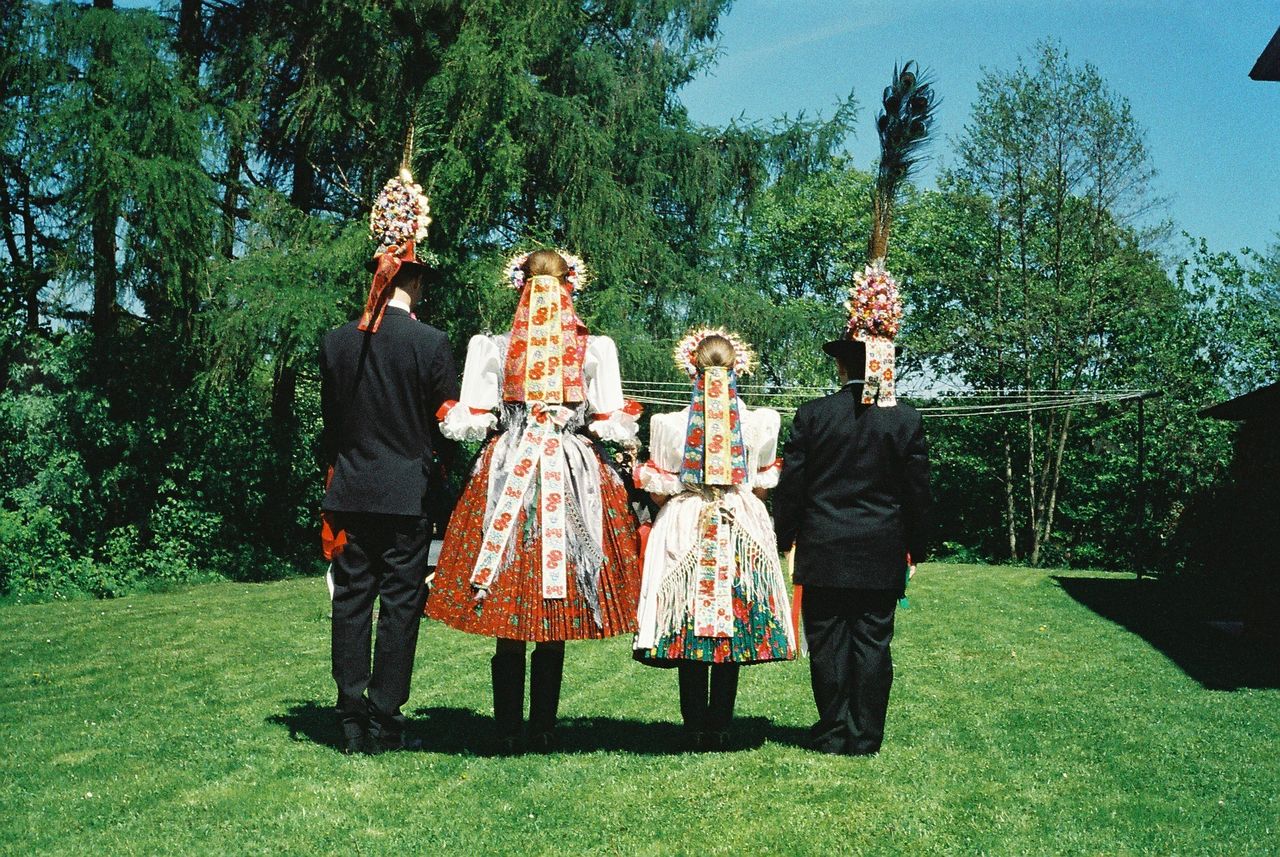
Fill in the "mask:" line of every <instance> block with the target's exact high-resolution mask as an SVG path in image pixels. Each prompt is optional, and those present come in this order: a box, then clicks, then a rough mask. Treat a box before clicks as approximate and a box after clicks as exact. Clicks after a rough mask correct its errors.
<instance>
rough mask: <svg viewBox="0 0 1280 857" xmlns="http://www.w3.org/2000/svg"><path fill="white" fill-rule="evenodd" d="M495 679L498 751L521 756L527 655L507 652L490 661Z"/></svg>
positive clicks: (495, 718) (494, 709)
mask: <svg viewBox="0 0 1280 857" xmlns="http://www.w3.org/2000/svg"><path fill="white" fill-rule="evenodd" d="M489 670H490V673H491V674H492V676H493V722H494V725H495V726H496V727H497V732H498V749H499V752H502V753H504V754H506V755H511V754H512V753H518V752H520V732H521V730H522V728H523V727H524V654H523V653H517V652H506V653H503V654H498V655H494V656H493V658H492V659H491V660H490V661H489Z"/></svg>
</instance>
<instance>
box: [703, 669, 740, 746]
mask: <svg viewBox="0 0 1280 857" xmlns="http://www.w3.org/2000/svg"><path fill="white" fill-rule="evenodd" d="M739 670H740V667H739V665H738V664H716V665H714V666H713V667H711V702H710V705H709V706H708V707H707V735H708V738H709V744H710V745H711V746H710V749H713V750H723V749H724V748H725V745H726V744H727V743H728V741H729V723H730V722H731V721H732V720H733V704H734V702H735V701H736V700H737V698H738V672H739Z"/></svg>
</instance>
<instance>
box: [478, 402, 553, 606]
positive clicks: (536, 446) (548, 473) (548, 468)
mask: <svg viewBox="0 0 1280 857" xmlns="http://www.w3.org/2000/svg"><path fill="white" fill-rule="evenodd" d="M571 415H572V411H570V410H569V409H568V408H562V407H556V408H544V407H543V406H542V405H541V404H535V405H534V406H533V407H532V408H531V409H530V412H529V421H528V425H527V426H526V428H525V431H524V435H523V436H522V437H521V439H520V445H519V447H518V448H517V449H516V454H515V462H516V463H515V466H513V467H512V468H511V470H510V471H509V472H508V473H507V476H506V479H505V480H503V482H502V483H501V485H499V486H498V492H499V493H498V502H497V503H496V505H495V506H494V509H493V518H492V519H491V520H490V521H489V526H488V527H487V528H486V529H485V534H484V540H483V541H482V542H481V547H480V553H479V554H478V555H477V556H476V564H475V569H474V571H472V573H471V585H472V586H474V587H475V588H476V589H479V590H483V591H488V590H489V589H490V587H492V585H493V581H494V579H495V578H497V576H498V567H499V565H500V564H501V563H502V555H503V553H505V551H506V548H507V543H508V542H509V541H511V534H512V532H513V531H514V530H515V528H516V522H517V521H518V520H519V518H520V510H521V509H523V508H524V507H525V503H526V498H527V497H528V494H529V491H530V489H531V488H532V486H533V483H534V479H535V478H537V479H538V501H539V502H538V513H539V519H540V524H541V528H542V597H543V598H564V597H566V594H567V591H568V590H567V586H568V561H567V555H566V550H565V508H564V507H565V493H564V492H565V460H564V446H563V443H564V438H563V436H562V435H561V433H560V429H561V428H562V427H563V426H564V424H565V422H566V421H568V419H569V417H570V416H571Z"/></svg>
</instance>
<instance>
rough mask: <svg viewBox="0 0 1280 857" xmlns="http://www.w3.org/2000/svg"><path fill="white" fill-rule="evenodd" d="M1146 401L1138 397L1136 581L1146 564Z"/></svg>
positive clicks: (1140, 576) (1140, 577)
mask: <svg viewBox="0 0 1280 857" xmlns="http://www.w3.org/2000/svg"><path fill="white" fill-rule="evenodd" d="M1146 414H1147V409H1146V399H1145V398H1144V397H1143V396H1138V532H1137V534H1136V538H1135V540H1134V541H1135V544H1137V546H1138V555H1137V557H1136V558H1135V560H1136V561H1135V562H1134V571H1136V572H1137V573H1138V579H1139V580H1141V579H1142V567H1143V563H1144V562H1146V558H1147V557H1146V543H1147V478H1146V474H1147V420H1146Z"/></svg>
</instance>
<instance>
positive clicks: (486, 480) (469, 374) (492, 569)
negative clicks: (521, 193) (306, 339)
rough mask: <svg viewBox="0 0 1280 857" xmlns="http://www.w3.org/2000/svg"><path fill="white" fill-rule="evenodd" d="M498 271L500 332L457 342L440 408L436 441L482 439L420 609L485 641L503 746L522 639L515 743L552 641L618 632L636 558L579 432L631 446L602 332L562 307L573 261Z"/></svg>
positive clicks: (630, 520)
mask: <svg viewBox="0 0 1280 857" xmlns="http://www.w3.org/2000/svg"><path fill="white" fill-rule="evenodd" d="M509 271H510V274H511V280H512V283H513V285H514V286H515V287H516V288H518V289H520V292H521V294H520V302H519V305H518V306H517V308H516V313H515V318H514V319H513V323H512V327H511V331H510V332H509V333H506V334H502V335H500V336H484V335H481V336H475V337H473V338H472V339H471V342H470V343H469V344H468V346H467V360H466V364H465V367H464V369H463V378H462V392H461V395H460V398H459V400H458V402H456V403H446V405H445V406H444V407H443V408H442V409H441V416H442V421H441V424H440V428H441V431H442V432H443V433H444V434H445V436H446V437H450V438H452V439H454V440H481V439H484V438H485V437H486V436H488V435H489V434H490V433H491V432H492V431H494V430H495V429H496V430H497V434H496V435H494V436H493V437H491V438H490V439H489V442H488V444H487V445H486V446H485V448H484V451H483V452H482V454H481V455H480V458H479V459H478V461H477V463H476V466H475V470H474V471H473V473H472V474H471V477H470V480H469V481H468V483H467V486H466V489H465V490H464V491H463V494H462V497H461V498H460V499H459V501H458V506H457V508H456V509H455V510H454V512H453V516H452V517H451V518H450V520H449V527H448V530H447V532H446V533H445V538H444V546H443V548H442V550H441V554H440V562H439V565H438V567H437V570H436V576H435V581H434V584H433V586H432V591H431V597H430V599H429V600H428V602H427V615H428V616H430V617H431V618H433V619H439V620H440V621H442V622H444V623H445V624H447V625H449V626H451V627H453V628H457V629H458V630H461V631H466V632H468V633H472V634H482V635H484V636H487V637H495V638H497V650H496V652H495V653H494V656H493V659H492V661H491V671H492V679H493V713H494V720H495V722H496V725H497V728H498V734H499V738H500V740H501V743H502V747H503V749H504V750H505V751H507V752H515V751H517V750H518V749H519V748H520V746H521V740H520V739H521V732H522V727H523V725H524V680H525V649H526V644H527V643H529V642H534V643H536V646H535V648H534V651H533V655H532V656H531V658H530V660H529V696H530V702H529V727H528V743H529V745H530V746H532V747H534V748H535V749H546V748H548V747H550V746H552V745H553V744H554V740H555V739H554V732H553V730H554V727H555V722H556V710H557V708H558V707H559V702H560V682H561V676H562V674H563V670H564V642H565V641H566V640H584V639H601V638H604V637H611V636H615V635H618V634H625V633H630V632H632V631H634V629H635V616H636V603H637V599H638V597H639V584H640V568H639V564H640V559H639V550H638V545H637V540H636V527H635V520H634V517H633V515H632V512H631V509H630V507H629V505H628V503H627V490H626V487H625V486H624V485H623V483H622V481H621V480H620V479H619V478H618V476H617V474H616V473H615V472H614V471H613V469H612V468H611V467H610V466H609V465H608V464H607V463H605V461H604V459H603V458H602V457H601V454H600V449H599V446H598V444H596V443H594V442H593V441H592V440H591V439H590V437H589V435H588V432H589V433H590V434H591V435H594V436H595V437H597V438H600V439H603V440H612V441H619V442H622V441H631V440H633V439H634V438H635V435H636V429H637V425H636V417H637V416H638V408H636V407H635V406H634V405H632V404H631V403H628V402H627V401H626V400H624V399H623V397H622V381H621V376H620V375H619V372H618V357H617V350H616V349H615V347H614V344H613V341H612V340H610V339H608V338H607V337H602V336H589V335H588V334H587V329H586V327H585V326H584V325H583V324H582V322H581V320H580V319H579V318H578V316H577V314H576V313H575V312H574V308H573V293H574V291H575V289H576V288H578V287H579V286H580V284H581V283H582V282H583V280H584V272H583V270H582V263H581V262H580V261H579V260H578V259H576V258H574V257H572V256H569V255H568V254H566V253H560V252H556V251H553V250H537V251H534V252H533V253H529V254H526V255H523V256H520V257H518V258H516V259H514V260H512V263H511V265H510V266H509ZM495 411H496V412H497V413H494V412H495Z"/></svg>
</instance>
